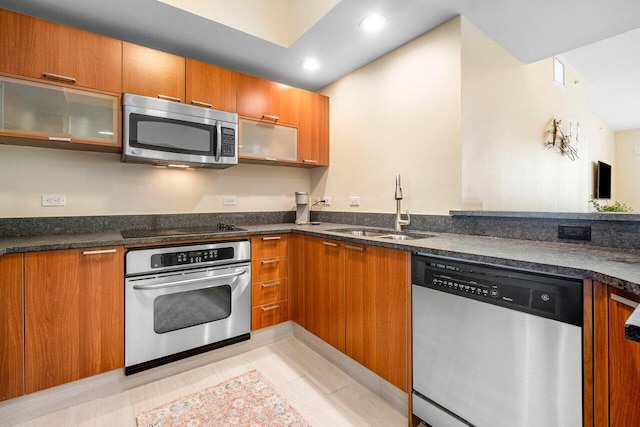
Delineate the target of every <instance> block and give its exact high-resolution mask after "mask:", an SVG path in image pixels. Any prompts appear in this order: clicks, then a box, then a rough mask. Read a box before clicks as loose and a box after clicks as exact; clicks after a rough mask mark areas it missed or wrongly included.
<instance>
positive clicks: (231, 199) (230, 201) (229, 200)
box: [222, 196, 238, 206]
mask: <svg viewBox="0 0 640 427" xmlns="http://www.w3.org/2000/svg"><path fill="white" fill-rule="evenodd" d="M237 203H238V198H237V197H236V196H223V197H222V204H223V205H225V206H233V205H236V204H237Z"/></svg>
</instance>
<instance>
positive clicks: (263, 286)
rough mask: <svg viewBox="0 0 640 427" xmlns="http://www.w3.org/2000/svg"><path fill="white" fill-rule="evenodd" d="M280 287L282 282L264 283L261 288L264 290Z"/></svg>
mask: <svg viewBox="0 0 640 427" xmlns="http://www.w3.org/2000/svg"><path fill="white" fill-rule="evenodd" d="M279 285H280V282H273V283H263V284H262V285H261V287H262V288H263V289H264V288H272V287H274V286H279Z"/></svg>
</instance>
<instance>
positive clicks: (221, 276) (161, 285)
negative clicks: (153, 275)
mask: <svg viewBox="0 0 640 427" xmlns="http://www.w3.org/2000/svg"><path fill="white" fill-rule="evenodd" d="M246 272H247V269H246V268H245V269H243V270H242V271H239V272H237V273H226V274H219V275H214V276H207V277H199V278H197V279H187V280H180V281H178V282H169V283H158V284H156V285H133V289H137V290H141V291H144V290H152V289H163V288H173V287H176V286H184V285H189V284H191V283H198V282H206V281H208V280H218V279H226V278H229V277H237V276H242V275H243V274H244V273H246Z"/></svg>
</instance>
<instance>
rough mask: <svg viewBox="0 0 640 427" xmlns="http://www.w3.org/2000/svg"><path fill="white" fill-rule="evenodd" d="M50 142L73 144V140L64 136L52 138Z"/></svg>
mask: <svg viewBox="0 0 640 427" xmlns="http://www.w3.org/2000/svg"><path fill="white" fill-rule="evenodd" d="M49 141H60V142H71V138H69V137H63V136H50V137H49Z"/></svg>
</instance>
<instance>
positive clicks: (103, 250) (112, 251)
mask: <svg viewBox="0 0 640 427" xmlns="http://www.w3.org/2000/svg"><path fill="white" fill-rule="evenodd" d="M116 250H117V249H100V250H97V251H83V252H82V255H99V254H115V253H116Z"/></svg>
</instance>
